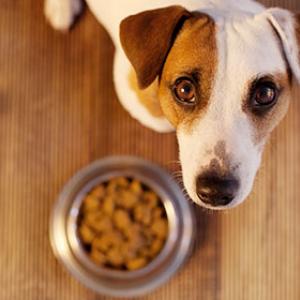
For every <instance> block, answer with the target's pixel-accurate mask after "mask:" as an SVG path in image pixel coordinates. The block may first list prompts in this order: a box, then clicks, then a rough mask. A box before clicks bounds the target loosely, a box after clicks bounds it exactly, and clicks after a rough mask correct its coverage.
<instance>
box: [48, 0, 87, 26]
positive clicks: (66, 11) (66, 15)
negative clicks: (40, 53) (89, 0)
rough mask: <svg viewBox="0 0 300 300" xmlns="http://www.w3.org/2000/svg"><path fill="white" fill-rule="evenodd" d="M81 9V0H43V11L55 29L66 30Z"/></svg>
mask: <svg viewBox="0 0 300 300" xmlns="http://www.w3.org/2000/svg"><path fill="white" fill-rule="evenodd" d="M81 10H82V0H45V6H44V11H45V15H46V18H47V19H48V21H49V22H50V24H51V25H52V26H53V27H54V28H55V29H57V30H62V31H65V30H68V29H69V28H70V27H71V25H72V24H73V22H74V20H75V18H76V16H78V15H79V14H80V12H81Z"/></svg>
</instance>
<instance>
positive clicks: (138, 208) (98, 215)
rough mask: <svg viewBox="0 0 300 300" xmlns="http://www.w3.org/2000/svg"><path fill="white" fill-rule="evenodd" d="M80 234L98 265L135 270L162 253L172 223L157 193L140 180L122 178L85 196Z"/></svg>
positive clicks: (80, 218) (115, 179) (79, 225)
mask: <svg viewBox="0 0 300 300" xmlns="http://www.w3.org/2000/svg"><path fill="white" fill-rule="evenodd" d="M78 235H79V239H80V241H81V243H82V245H83V247H84V249H86V251H87V253H88V255H89V257H90V258H91V259H92V260H93V261H94V262H95V263H96V264H98V265H100V266H102V267H108V268H112V269H117V270H128V271H131V270H137V269H140V268H143V267H145V266H146V265H147V264H148V263H149V262H151V261H152V260H153V259H154V258H155V257H156V256H157V255H158V254H159V253H160V251H161V250H162V248H163V246H164V244H165V241H166V238H167V235H168V221H167V217H166V212H165V209H164V207H163V205H162V201H161V199H160V198H159V196H158V195H157V194H156V193H155V192H154V191H153V190H151V189H150V188H149V187H147V186H146V185H144V184H143V183H141V182H140V181H138V180H136V179H130V178H125V177H118V178H113V179H111V180H110V181H108V182H106V183H103V184H101V185H99V186H97V187H95V188H94V189H93V190H92V191H91V192H90V193H89V194H88V195H86V196H85V198H84V200H83V203H82V206H81V209H80V216H79V220H78Z"/></svg>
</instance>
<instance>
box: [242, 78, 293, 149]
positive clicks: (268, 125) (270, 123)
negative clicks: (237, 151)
mask: <svg viewBox="0 0 300 300" xmlns="http://www.w3.org/2000/svg"><path fill="white" fill-rule="evenodd" d="M269 77H270V78H271V79H272V80H273V81H274V82H275V83H276V84H277V86H279V87H280V89H281V91H280V95H279V97H278V100H277V103H276V104H275V105H274V106H273V107H272V108H270V109H268V110H267V111H265V112H263V113H261V114H256V113H254V112H253V110H252V109H251V103H250V99H249V94H250V91H251V87H252V83H253V81H250V82H249V84H248V88H247V91H246V95H245V101H244V105H243V111H244V112H245V113H246V114H247V115H248V116H249V118H250V119H251V121H252V123H253V125H254V128H255V131H254V135H253V141H254V143H255V144H256V145H259V144H261V143H262V142H263V141H264V140H265V139H266V138H267V137H268V135H269V134H270V133H271V132H272V130H273V129H274V128H275V127H276V126H277V125H278V124H279V122H280V121H281V120H282V119H283V117H284V116H285V114H286V112H287V109H288V107H289V102H290V98H291V86H290V84H289V78H288V75H287V74H286V73H277V74H274V75H271V76H269Z"/></svg>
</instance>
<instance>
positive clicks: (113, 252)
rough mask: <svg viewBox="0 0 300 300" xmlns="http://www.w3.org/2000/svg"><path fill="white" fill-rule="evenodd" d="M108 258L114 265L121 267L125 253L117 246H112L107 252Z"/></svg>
mask: <svg viewBox="0 0 300 300" xmlns="http://www.w3.org/2000/svg"><path fill="white" fill-rule="evenodd" d="M107 260H108V262H109V263H110V264H111V265H113V266H114V267H119V266H121V265H122V264H123V262H124V258H123V255H122V254H121V252H120V250H119V249H118V248H116V247H113V248H111V249H110V251H109V252H107Z"/></svg>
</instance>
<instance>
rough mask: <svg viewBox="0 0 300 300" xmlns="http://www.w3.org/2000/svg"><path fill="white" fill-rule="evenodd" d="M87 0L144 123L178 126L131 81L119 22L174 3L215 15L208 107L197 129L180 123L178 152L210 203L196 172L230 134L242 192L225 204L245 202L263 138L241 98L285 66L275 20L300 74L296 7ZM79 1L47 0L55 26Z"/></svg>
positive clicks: (187, 177) (129, 102)
mask: <svg viewBox="0 0 300 300" xmlns="http://www.w3.org/2000/svg"><path fill="white" fill-rule="evenodd" d="M86 2H87V4H88V6H89V7H90V9H91V10H92V12H93V13H94V14H95V16H96V17H97V18H98V20H99V21H100V22H101V23H102V24H103V25H104V26H105V27H106V29H107V31H108V32H109V33H110V35H111V37H112V39H113V41H114V43H115V46H116V54H115V63H114V81H115V87H116V90H117V94H118V96H119V99H120V101H121V103H122V105H123V106H124V107H125V109H126V110H127V111H128V112H129V113H130V114H131V115H132V116H133V117H134V118H136V119H138V120H139V121H140V122H141V123H142V124H144V125H145V126H147V127H149V128H152V129H154V130H156V131H159V132H169V131H172V130H174V128H173V127H172V126H171V125H170V123H169V122H168V120H167V119H165V118H157V117H154V116H152V115H151V114H150V113H149V112H148V110H147V109H146V108H145V107H144V106H143V105H142V104H141V103H140V102H139V101H138V99H137V96H136V93H134V91H133V90H131V88H130V87H129V84H128V74H129V72H130V70H131V65H130V63H129V61H128V59H127V57H126V56H125V54H124V52H123V50H122V47H121V44H120V40H119V24H120V22H121V20H122V19H124V18H125V17H127V16H129V15H131V14H135V13H138V12H141V11H145V10H149V9H154V8H159V7H166V6H170V5H182V6H184V7H185V8H187V9H188V10H192V11H195V10H199V11H202V12H205V13H206V14H208V15H210V16H211V17H212V18H213V19H214V21H215V23H216V26H217V36H216V38H217V49H218V64H217V73H216V76H215V80H214V83H213V92H212V95H211V99H210V104H209V107H208V110H207V112H206V114H205V115H204V117H203V118H201V119H199V120H198V121H197V122H195V125H194V126H193V129H192V130H191V131H186V130H185V128H184V127H181V126H179V127H178V128H177V136H178V141H179V148H180V160H181V163H182V170H183V180H184V185H185V187H186V189H187V191H188V193H189V195H190V197H191V198H192V199H193V200H194V201H195V202H197V203H199V204H200V205H202V206H206V207H209V206H208V205H205V204H204V203H201V201H200V200H199V199H198V197H197V194H196V187H195V178H196V177H197V176H198V175H199V172H200V171H201V169H202V168H203V167H204V166H206V165H208V164H209V162H210V161H211V160H212V159H219V158H218V157H216V155H215V153H214V151H213V149H214V147H215V145H216V143H217V142H218V141H220V140H223V141H225V142H226V152H227V153H228V154H229V156H230V164H231V165H232V166H233V167H234V169H236V171H235V176H236V177H238V178H239V180H240V184H241V187H240V189H239V193H238V195H237V196H236V197H235V199H234V201H233V202H232V203H231V204H229V205H228V206H227V207H226V208H228V207H233V206H235V205H237V204H239V203H241V202H242V201H243V200H244V199H245V198H246V197H247V196H248V194H249V193H250V191H251V189H252V185H253V182H254V178H255V175H256V172H257V170H258V167H259V165H260V160H261V154H262V150H263V146H264V144H265V141H266V139H263V140H261V141H260V142H259V143H255V142H254V138H253V134H254V129H253V125H252V124H251V122H250V120H249V117H248V116H247V114H246V113H245V112H243V110H242V107H241V101H242V98H243V97H244V93H245V87H246V85H247V83H248V82H249V80H250V79H253V78H255V77H256V76H257V75H263V74H274V73H285V72H286V62H285V60H284V57H283V55H282V53H281V49H280V47H279V43H278V39H276V37H275V36H274V32H273V29H272V27H271V26H270V24H272V25H273V27H274V28H275V29H276V30H277V32H278V33H279V35H280V37H281V40H282V44H283V47H284V50H285V53H286V59H287V60H288V62H289V65H290V66H291V69H292V72H293V74H294V76H295V77H296V78H297V79H299V80H300V67H299V66H300V64H299V55H298V53H299V49H298V45H297V41H296V38H295V32H294V30H295V29H294V21H293V17H292V14H291V13H290V12H288V11H286V10H283V9H268V10H267V9H265V8H264V7H263V6H262V5H260V4H258V3H257V2H255V1H251V0H245V1H237V0H227V1H225V0H214V1H206V0H158V1H152V0H149V1H140V0H128V1H120V0H110V1H102V0H87V1H86ZM80 6H81V5H80V2H79V0H46V5H45V9H46V15H47V17H48V19H49V21H50V22H51V24H52V25H53V26H54V27H55V28H57V29H61V30H65V29H67V28H68V27H69V26H71V24H72V22H73V19H74V17H75V16H76V15H77V14H78V12H79V8H80ZM245 57H246V58H247V59H244V58H245ZM233 79H234V80H233ZM284 113H285V112H282V116H283V115H284ZM271 129H272V128H270V130H271ZM220 163H222V162H220ZM210 208H212V207H210ZM214 209H224V207H218V208H214Z"/></svg>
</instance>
